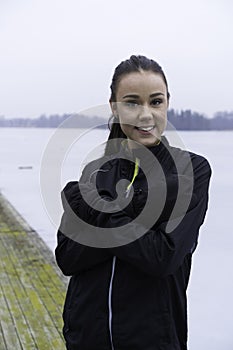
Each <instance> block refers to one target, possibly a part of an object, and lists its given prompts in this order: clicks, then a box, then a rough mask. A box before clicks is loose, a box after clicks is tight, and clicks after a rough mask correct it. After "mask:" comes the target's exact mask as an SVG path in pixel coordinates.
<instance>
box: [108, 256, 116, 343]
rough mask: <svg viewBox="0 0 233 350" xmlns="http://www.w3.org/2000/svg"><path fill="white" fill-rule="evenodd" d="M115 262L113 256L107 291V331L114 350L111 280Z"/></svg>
mask: <svg viewBox="0 0 233 350" xmlns="http://www.w3.org/2000/svg"><path fill="white" fill-rule="evenodd" d="M115 264H116V257H115V256H114V257H113V260H112V275H111V279H110V284H109V292H108V311H109V318H108V324H109V332H110V339H111V348H112V350H114V346H113V341H112V282H113V276H114V271H115Z"/></svg>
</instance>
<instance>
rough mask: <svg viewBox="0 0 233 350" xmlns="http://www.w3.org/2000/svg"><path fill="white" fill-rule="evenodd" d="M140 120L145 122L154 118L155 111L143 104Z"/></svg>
mask: <svg viewBox="0 0 233 350" xmlns="http://www.w3.org/2000/svg"><path fill="white" fill-rule="evenodd" d="M139 120H140V121H143V122H148V121H150V120H153V113H152V111H151V109H150V108H149V107H147V106H142V108H141V110H140V114H139Z"/></svg>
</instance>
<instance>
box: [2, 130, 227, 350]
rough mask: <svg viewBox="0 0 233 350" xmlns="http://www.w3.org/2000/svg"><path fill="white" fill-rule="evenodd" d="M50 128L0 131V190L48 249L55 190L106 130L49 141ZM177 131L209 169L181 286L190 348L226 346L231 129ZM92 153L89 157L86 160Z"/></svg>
mask: <svg viewBox="0 0 233 350" xmlns="http://www.w3.org/2000/svg"><path fill="white" fill-rule="evenodd" d="M54 132H55V130H54V129H21V128H9V129H8V128H6V129H5V128H0V191H1V192H2V193H3V194H4V195H5V196H6V197H7V198H8V200H10V202H11V203H12V204H13V205H14V206H15V207H16V208H17V210H18V211H19V212H20V214H21V215H22V216H23V217H24V218H25V219H26V220H27V221H28V222H29V224H30V225H31V226H32V227H33V228H34V229H35V230H36V231H37V232H38V233H39V234H40V235H41V237H42V238H43V239H44V241H45V242H46V243H47V245H48V246H49V247H50V249H52V250H54V248H55V246H56V229H57V224H58V221H59V219H60V216H61V214H62V208H61V203H60V190H61V189H62V187H64V185H65V183H66V182H67V181H70V180H76V179H78V177H79V175H80V173H81V170H82V166H83V164H82V163H83V162H84V161H85V156H86V154H87V153H88V152H89V151H90V150H91V149H93V147H95V146H96V145H98V144H101V142H103V141H105V140H106V138H107V131H105V130H95V131H92V132H90V131H87V130H69V129H67V130H66V133H65V137H60V138H59V137H58V138H57V139H56V140H55V137H54V136H53V135H54ZM179 135H180V136H181V138H182V140H183V142H184V144H185V146H186V148H187V149H189V150H191V151H193V152H196V153H200V154H202V155H204V156H206V157H207V159H208V160H209V162H210V164H211V167H212V170H213V175H212V179H211V187H210V203H209V210H208V214H207V217H206V221H205V223H204V225H203V226H202V228H201V232H200V238H199V246H198V248H197V251H196V252H195V254H194V259H193V269H192V274H191V280H190V285H189V290H188V298H189V337H190V341H189V345H190V347H189V349H190V350H197V349H198V350H206V349H209V348H210V349H211V350H232V349H233V336H232V324H233V315H232V306H233V302H232V293H233V279H232V271H231V269H232V266H233V254H232V252H233V249H232V246H233V237H232V222H231V217H232V195H233V181H232V173H233V162H232V160H233V132H231V131H221V132H215V131H210V132H190V131H189V132H180V133H179ZM57 136H59V135H57ZM169 137H170V138H172V135H170V136H169ZM51 140H52V142H51ZM49 142H50V143H49ZM66 142H68V143H66ZM176 142H177V141H176V140H175V141H173V144H174V143H176ZM48 144H49V145H50V147H48ZM67 144H70V148H69V149H68V151H67V149H65V148H66V147H67ZM46 155H47V156H48V157H47V164H46V166H47V168H46V172H47V173H46V172H45V173H46V174H47V178H46V181H47V187H46V188H45V189H43V188H41V182H40V181H41V180H40V171H41V164H43V163H41V161H42V160H44V159H45V156H46ZM94 156H95V154H94V155H93V154H92V155H89V157H88V159H86V161H88V160H90V159H91V157H94ZM48 162H49V163H48ZM59 166H60V168H59ZM56 167H57V169H59V172H60V173H59V174H56V171H55V170H56ZM54 169H55V170H54ZM58 175H59V176H58ZM45 190H46V191H48V193H49V192H54V198H55V201H54V202H53V203H54V208H56V215H54V217H53V218H51V215H47V212H46V210H47V209H48V208H46V205H44V203H43V200H42V196H41V191H42V194H43V196H45V197H46V195H45V193H43V192H45Z"/></svg>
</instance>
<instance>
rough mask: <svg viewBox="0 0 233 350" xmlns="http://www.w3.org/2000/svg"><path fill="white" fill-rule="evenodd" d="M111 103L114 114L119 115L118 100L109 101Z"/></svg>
mask: <svg viewBox="0 0 233 350" xmlns="http://www.w3.org/2000/svg"><path fill="white" fill-rule="evenodd" d="M109 103H110V107H111V110H112V114H113V115H115V116H117V103H116V102H111V101H109Z"/></svg>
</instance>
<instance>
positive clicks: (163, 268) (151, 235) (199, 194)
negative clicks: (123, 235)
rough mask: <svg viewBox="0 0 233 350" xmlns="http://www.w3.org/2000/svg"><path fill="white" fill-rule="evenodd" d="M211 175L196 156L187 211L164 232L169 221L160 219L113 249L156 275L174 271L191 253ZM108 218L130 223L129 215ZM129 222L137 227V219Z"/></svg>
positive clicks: (206, 200) (206, 202)
mask: <svg viewBox="0 0 233 350" xmlns="http://www.w3.org/2000/svg"><path fill="white" fill-rule="evenodd" d="M210 177H211V168H210V166H209V163H208V162H207V160H206V159H205V158H203V157H198V164H197V165H195V166H194V189H193V196H192V201H191V204H190V206H189V209H188V211H187V212H186V213H185V215H184V216H183V218H182V220H181V221H180V223H179V224H178V225H177V226H176V227H175V228H174V230H172V231H171V232H170V233H167V232H166V227H167V224H168V221H167V222H162V223H160V224H159V226H158V227H155V229H150V230H148V231H147V232H146V234H145V235H143V236H142V237H141V238H139V239H137V240H136V241H134V242H132V243H130V244H127V245H123V246H119V247H116V248H112V249H111V251H112V253H113V254H114V255H116V256H117V257H118V258H119V259H122V260H124V261H127V262H128V263H130V264H132V265H134V266H135V267H137V268H138V269H140V270H143V271H144V272H145V273H148V274H151V275H154V276H157V277H164V276H166V275H169V274H172V273H173V272H175V271H176V270H177V269H178V268H179V266H180V265H181V264H182V263H183V260H184V258H185V256H186V255H187V254H189V253H193V251H194V249H195V248H196V245H197V240H198V232H199V228H200V226H201V225H202V223H203V221H204V218H205V214H206V210H207V205H208V188H209V180H210ZM109 220H111V225H113V226H114V225H115V224H116V222H117V224H118V225H119V224H120V225H125V224H127V223H130V219H129V218H128V217H122V216H121V217H119V216H117V214H114V215H112V216H111V218H109ZM174 220H177V218H175V219H174ZM169 224H171V222H169ZM174 224H175V221H174ZM130 225H131V226H130V228H129V229H130V230H134V231H137V230H138V229H139V228H140V227H139V225H138V224H137V223H136V222H131V224H130Z"/></svg>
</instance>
